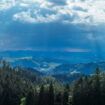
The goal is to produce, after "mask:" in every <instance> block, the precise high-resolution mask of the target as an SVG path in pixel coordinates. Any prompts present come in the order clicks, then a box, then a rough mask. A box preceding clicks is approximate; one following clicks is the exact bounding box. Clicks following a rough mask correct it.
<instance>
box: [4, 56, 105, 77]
mask: <svg viewBox="0 0 105 105" xmlns="http://www.w3.org/2000/svg"><path fill="white" fill-rule="evenodd" d="M6 60H7V61H8V62H9V64H10V65H11V66H13V67H17V66H20V67H25V68H30V69H33V70H37V71H39V72H41V73H44V74H51V75H53V74H75V73H82V74H89V75H90V74H93V73H95V69H96V68H97V67H99V68H100V69H101V70H102V71H104V70H105V62H91V63H78V64H63V63H59V62H57V61H56V60H55V62H54V59H53V60H52V59H51V60H50V58H49V59H48V58H38V57H37V58H34V57H20V58H7V59H6Z"/></svg>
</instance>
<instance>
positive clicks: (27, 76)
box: [0, 61, 105, 105]
mask: <svg viewBox="0 0 105 105" xmlns="http://www.w3.org/2000/svg"><path fill="white" fill-rule="evenodd" d="M2 63H3V64H2V65H1V67H0V105H105V100H104V99H105V73H104V72H102V73H100V69H99V68H96V74H93V75H91V77H88V76H83V77H80V78H79V79H78V80H76V81H74V82H73V83H71V84H63V83H61V82H60V81H58V80H56V79H54V78H53V77H50V76H49V77H44V78H42V77H41V76H38V75H37V74H36V73H33V72H30V71H27V70H25V69H22V68H20V67H17V68H11V67H10V66H9V64H8V63H7V62H5V61H3V62H2Z"/></svg>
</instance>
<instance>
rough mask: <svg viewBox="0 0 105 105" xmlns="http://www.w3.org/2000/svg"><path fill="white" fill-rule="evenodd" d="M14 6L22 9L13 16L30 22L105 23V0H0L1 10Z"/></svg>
mask: <svg viewBox="0 0 105 105" xmlns="http://www.w3.org/2000/svg"><path fill="white" fill-rule="evenodd" d="M63 3H64V5H63ZM14 6H17V7H18V8H17V9H19V8H21V11H20V12H16V13H15V14H14V16H13V18H14V19H15V21H16V20H19V21H24V22H30V23H46V22H54V21H59V22H61V23H64V24H88V25H99V24H105V18H104V17H105V0H61V1H60V2H59V0H54V1H53V0H1V1H0V11H4V10H8V9H10V8H12V7H14ZM24 8H26V10H24ZM29 11H30V12H29ZM35 12H36V14H35ZM33 14H34V16H33ZM26 18H27V19H26Z"/></svg>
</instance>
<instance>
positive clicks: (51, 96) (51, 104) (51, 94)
mask: <svg viewBox="0 0 105 105" xmlns="http://www.w3.org/2000/svg"><path fill="white" fill-rule="evenodd" d="M48 98H49V99H48V101H49V105H54V87H53V84H52V83H51V84H50V86H49V92H48Z"/></svg>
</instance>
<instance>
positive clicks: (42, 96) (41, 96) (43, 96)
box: [38, 85, 45, 105]
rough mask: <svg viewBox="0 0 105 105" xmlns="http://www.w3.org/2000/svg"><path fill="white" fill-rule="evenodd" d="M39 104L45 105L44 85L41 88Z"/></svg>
mask: <svg viewBox="0 0 105 105" xmlns="http://www.w3.org/2000/svg"><path fill="white" fill-rule="evenodd" d="M38 104H39V105H44V104H45V90H44V86H43V85H42V86H41V88H40V92H39V101H38Z"/></svg>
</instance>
